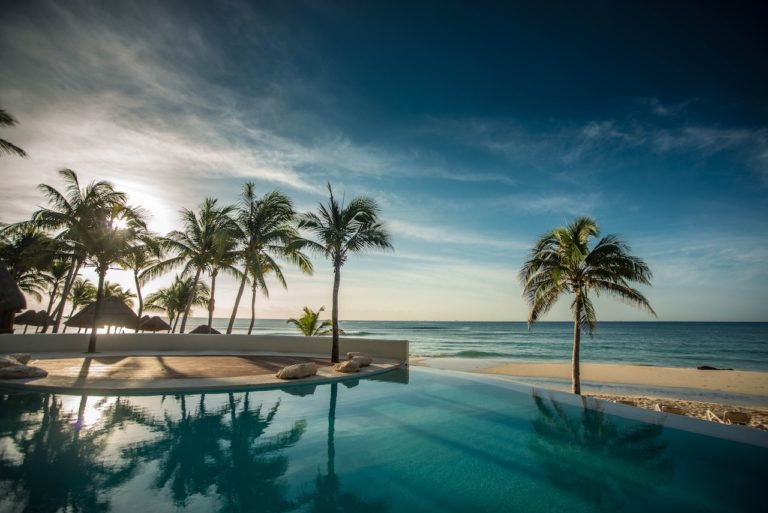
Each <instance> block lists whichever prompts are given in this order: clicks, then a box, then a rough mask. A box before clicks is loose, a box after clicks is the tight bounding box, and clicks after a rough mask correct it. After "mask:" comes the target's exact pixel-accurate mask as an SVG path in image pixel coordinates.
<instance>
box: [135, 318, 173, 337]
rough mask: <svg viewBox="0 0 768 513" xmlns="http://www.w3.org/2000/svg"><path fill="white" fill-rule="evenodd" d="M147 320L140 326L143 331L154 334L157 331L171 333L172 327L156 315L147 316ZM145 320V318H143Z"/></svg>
mask: <svg viewBox="0 0 768 513" xmlns="http://www.w3.org/2000/svg"><path fill="white" fill-rule="evenodd" d="M146 317H147V320H142V321H141V324H139V329H140V330H141V331H151V332H152V333H154V332H156V331H170V329H171V325H170V324H168V323H167V322H165V321H164V320H162V319H161V318H160V317H158V316H157V315H155V316H154V317H150V316H148V315H147V316H146ZM142 319H143V317H142Z"/></svg>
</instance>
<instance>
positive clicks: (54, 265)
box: [42, 260, 69, 333]
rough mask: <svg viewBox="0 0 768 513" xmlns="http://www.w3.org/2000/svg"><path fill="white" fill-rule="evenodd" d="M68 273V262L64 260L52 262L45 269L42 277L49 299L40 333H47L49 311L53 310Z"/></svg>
mask: <svg viewBox="0 0 768 513" xmlns="http://www.w3.org/2000/svg"><path fill="white" fill-rule="evenodd" d="M68 272H69V262H67V261H66V260H53V261H52V262H51V264H50V266H49V267H48V269H46V271H45V273H44V274H43V277H44V279H45V281H46V282H47V283H48V286H49V289H48V290H49V294H50V299H49V300H48V308H46V310H45V324H44V325H43V330H42V332H43V333H45V332H46V331H48V319H50V316H51V309H52V308H53V302H54V301H56V298H57V297H58V295H59V293H61V287H62V285H63V281H64V279H65V278H66V276H67V273H68Z"/></svg>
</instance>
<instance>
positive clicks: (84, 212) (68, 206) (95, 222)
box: [32, 169, 126, 333]
mask: <svg viewBox="0 0 768 513" xmlns="http://www.w3.org/2000/svg"><path fill="white" fill-rule="evenodd" d="M59 175H60V176H61V177H62V178H63V179H64V182H65V188H64V191H63V192H59V191H58V190H56V189H55V188H54V187H51V186H50V185H46V184H40V185H39V186H38V188H39V189H40V190H41V191H42V192H43V194H44V195H45V197H46V198H47V199H48V203H49V207H47V208H42V209H40V210H38V211H37V212H35V213H34V214H33V216H32V220H33V222H34V223H35V224H36V225H37V226H39V227H41V228H43V229H45V230H53V231H58V233H57V235H56V236H55V238H56V240H57V241H59V242H61V243H62V244H63V245H65V246H66V248H67V254H68V255H69V257H68V258H69V259H70V262H71V267H70V270H69V274H68V276H67V279H66V280H65V282H64V290H63V292H62V296H61V301H60V302H59V305H58V306H57V307H56V309H55V312H56V318H55V322H54V325H53V332H54V333H58V331H59V326H60V325H61V319H62V317H63V314H64V304H65V303H66V301H67V298H68V297H69V291H70V288H71V287H72V283H73V282H74V280H75V277H76V276H77V274H78V272H79V271H80V268H81V266H82V265H83V263H84V262H85V260H86V258H87V257H88V254H87V250H86V247H85V244H86V242H87V241H88V240H89V239H90V238H92V237H90V235H89V234H91V232H92V231H93V230H94V227H99V226H101V227H103V225H104V223H105V219H108V218H110V217H112V216H113V215H114V213H115V209H120V208H123V207H125V201H126V195H125V193H122V192H118V191H115V189H114V187H113V186H112V184H111V183H109V182H106V181H95V182H91V183H90V184H88V185H87V186H86V187H83V188H81V187H80V182H79V181H78V178H77V173H75V172H74V171H72V170H71V169H62V170H61V171H59Z"/></svg>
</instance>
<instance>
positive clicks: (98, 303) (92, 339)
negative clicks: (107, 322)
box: [88, 269, 107, 353]
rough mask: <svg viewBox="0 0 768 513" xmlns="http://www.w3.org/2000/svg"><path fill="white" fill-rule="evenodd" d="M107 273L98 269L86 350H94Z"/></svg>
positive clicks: (90, 351)
mask: <svg viewBox="0 0 768 513" xmlns="http://www.w3.org/2000/svg"><path fill="white" fill-rule="evenodd" d="M106 275H107V270H106V269H104V270H103V271H102V270H99V287H98V288H97V289H96V306H95V307H94V309H93V327H92V329H91V336H90V338H89V339H88V352H89V353H95V352H96V332H97V331H98V322H99V315H101V300H102V299H103V296H104V277H105V276H106Z"/></svg>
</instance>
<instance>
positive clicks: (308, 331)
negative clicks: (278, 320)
mask: <svg viewBox="0 0 768 513" xmlns="http://www.w3.org/2000/svg"><path fill="white" fill-rule="evenodd" d="M323 311H325V307H324V306H321V307H320V310H318V311H316V312H315V311H313V310H311V309H310V308H309V307H308V306H305V307H304V315H302V316H301V317H299V318H298V319H294V318H293V317H291V318H290V319H288V320H287V321H285V322H286V323H287V324H293V325H294V326H296V328H298V330H299V331H300V332H301V334H302V335H304V336H306V337H317V336H323V335H328V334H329V333H331V331H332V330H331V329H329V328H331V326H332V323H331V321H329V320H327V319H326V320H324V321H322V322H320V312H323Z"/></svg>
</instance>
